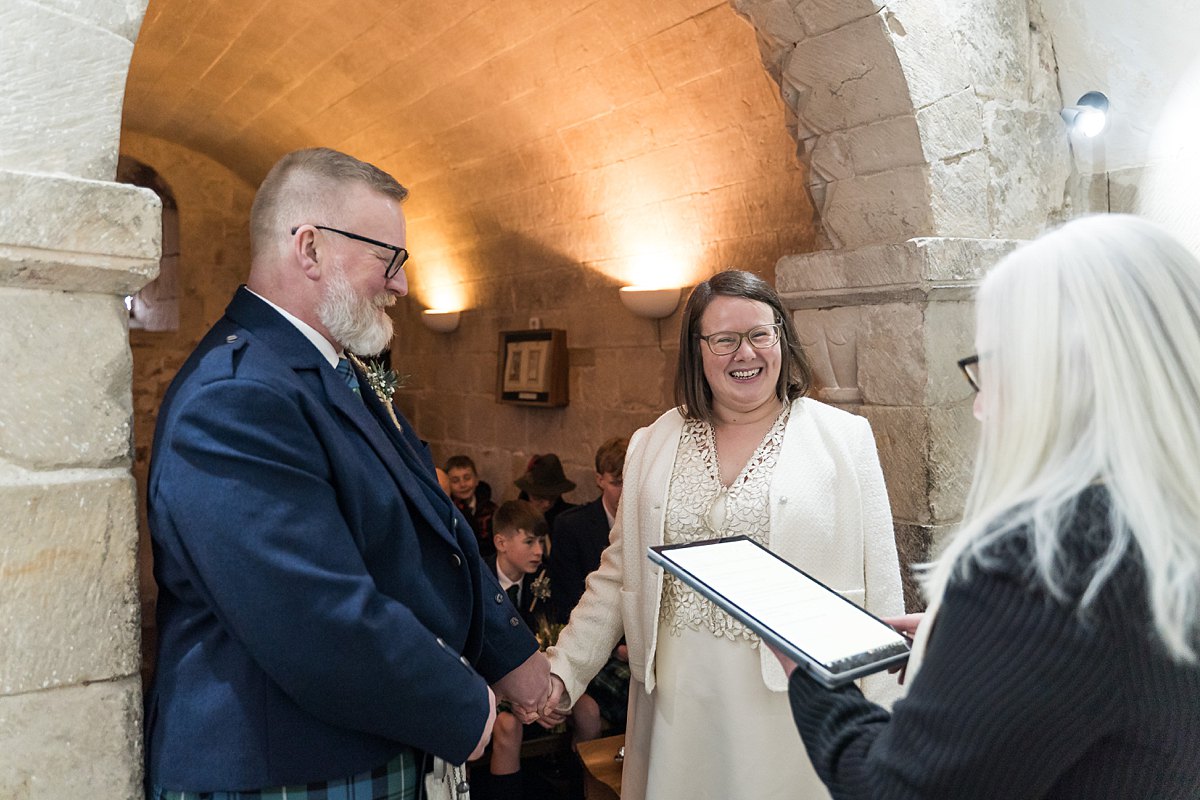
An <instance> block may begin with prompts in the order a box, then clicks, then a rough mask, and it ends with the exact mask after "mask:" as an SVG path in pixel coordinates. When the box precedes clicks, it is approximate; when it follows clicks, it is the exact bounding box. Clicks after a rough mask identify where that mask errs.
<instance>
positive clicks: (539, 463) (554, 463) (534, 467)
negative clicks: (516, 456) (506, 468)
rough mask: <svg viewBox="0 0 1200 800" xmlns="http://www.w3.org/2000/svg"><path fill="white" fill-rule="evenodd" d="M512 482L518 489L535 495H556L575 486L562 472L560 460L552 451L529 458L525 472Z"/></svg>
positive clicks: (564, 492)
mask: <svg viewBox="0 0 1200 800" xmlns="http://www.w3.org/2000/svg"><path fill="white" fill-rule="evenodd" d="M513 483H515V484H516V485H517V488H518V489H520V490H522V491H524V492H528V493H529V494H531V495H536V496H537V497H558V496H559V495H560V494H566V493H567V492H569V491H571V490H572V489H574V488H575V484H574V483H573V482H571V481H569V480H567V476H566V475H565V474H563V468H562V462H561V461H559V460H558V456H556V455H554V453H546V454H545V455H541V456H534V457H533V458H531V459H530V460H529V466H528V467H527V468H526V470H525V474H524V475H522V476H521V477H519V478H517V479H516V480H515V481H513Z"/></svg>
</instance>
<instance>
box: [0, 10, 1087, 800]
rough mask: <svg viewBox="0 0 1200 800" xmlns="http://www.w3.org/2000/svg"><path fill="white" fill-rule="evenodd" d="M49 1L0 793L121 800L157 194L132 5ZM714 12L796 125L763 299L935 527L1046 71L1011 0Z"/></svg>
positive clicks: (1047, 212)
mask: <svg viewBox="0 0 1200 800" xmlns="http://www.w3.org/2000/svg"><path fill="white" fill-rule="evenodd" d="M60 5H62V4H59V3H53V2H49V0H47V1H46V2H35V1H34V0H18V2H17V4H16V5H15V6H14V7H13V8H11V9H7V10H6V11H5V12H4V13H3V14H2V15H0V37H2V42H0V43H2V44H3V45H4V46H3V47H0V65H2V66H3V67H4V69H5V74H6V75H8V76H10V79H9V81H8V83H7V84H6V86H5V87H3V88H0V100H3V101H4V102H3V103H2V104H0V108H2V109H3V110H2V111H0V139H2V140H3V141H4V142H5V143H6V147H5V150H4V152H3V153H2V154H0V283H2V284H3V286H4V288H3V289H2V290H0V306H3V309H4V310H3V313H0V347H2V348H3V350H4V352H5V354H6V358H9V357H10V356H11V364H12V368H11V370H10V372H9V380H8V381H7V382H6V383H5V384H4V390H3V392H2V393H0V419H2V420H3V424H0V514H2V516H3V518H5V519H9V520H13V522H12V524H11V525H10V526H9V528H8V530H7V531H6V533H5V534H4V535H5V537H6V538H5V540H4V543H3V546H4V558H3V562H2V563H0V567H2V568H3V569H4V570H5V572H4V580H3V581H2V582H0V598H2V599H3V600H4V618H3V620H2V624H3V625H4V628H3V631H2V636H0V638H3V639H4V641H5V642H6V644H7V643H9V642H16V643H17V646H13V647H5V648H4V651H3V653H4V654H3V655H2V656H0V703H2V704H3V706H2V713H3V715H4V718H5V720H6V722H7V725H6V727H5V728H4V732H0V753H3V755H0V794H12V795H14V796H22V794H24V795H26V796H29V797H32V798H58V797H64V796H73V795H83V794H86V795H87V796H94V797H114V798H116V797H131V796H136V794H137V793H138V791H139V788H138V787H139V780H140V768H141V767H140V742H139V731H140V691H139V686H138V682H137V677H136V675H137V666H138V659H137V635H136V630H137V610H136V609H137V603H136V594H135V581H136V578H135V567H134V563H133V557H132V553H133V549H134V542H135V523H134V519H135V511H134V499H133V490H132V483H131V479H130V477H129V469H130V450H129V431H130V420H131V414H132V412H131V407H130V398H129V380H130V378H129V374H130V358H129V350H128V343H127V339H126V330H125V325H124V307H123V304H122V302H121V298H122V297H123V296H124V295H126V294H130V293H132V292H135V291H137V290H138V289H139V288H140V287H141V286H142V285H143V284H144V283H145V282H146V281H147V280H149V279H150V278H151V277H152V275H153V271H154V265H155V264H156V263H157V259H158V247H159V239H158V235H159V234H158V207H157V201H156V200H155V199H154V198H153V197H152V196H151V195H150V194H149V193H147V192H144V191H140V190H136V189H132V188H129V187H122V186H118V185H116V184H114V183H111V182H110V181H111V180H112V178H113V171H114V168H115V164H116V156H117V141H116V139H117V137H116V130H117V120H118V119H119V116H120V109H121V98H122V87H123V86H124V79H125V71H126V66H127V64H128V61H129V58H130V53H131V51H132V46H133V40H134V39H135V37H136V32H137V30H138V28H139V25H140V21H141V16H142V13H143V10H144V7H145V4H144V3H139V2H115V1H112V0H91V2H88V1H87V0H85V1H84V2H80V3H75V4H72V5H71V10H70V14H67V13H64V12H63V11H62V10H61V9H60V8H59V6H60ZM733 5H734V6H735V7H736V8H737V9H739V10H740V11H741V12H742V13H744V14H746V15H747V16H748V18H749V19H751V20H752V21H753V23H754V25H755V27H756V30H757V31H758V33H759V36H760V40H761V47H762V52H763V55H764V64H765V66H766V69H767V71H768V72H769V73H770V74H771V75H772V76H773V77H775V78H776V80H777V81H779V82H780V84H781V86H782V87H783V89H782V91H783V97H784V99H785V102H786V103H787V105H788V107H789V108H790V109H791V110H792V112H793V113H794V129H795V136H796V137H797V139H798V141H799V142H800V143H801V144H802V146H803V158H804V160H805V163H807V164H808V165H809V168H810V178H811V191H812V197H813V199H814V204H815V207H816V213H817V222H818V225H819V227H820V230H821V231H822V232H823V237H824V240H823V242H822V244H823V245H824V246H825V249H822V250H820V251H818V252H815V253H810V254H799V255H796V256H795V257H793V258H789V259H786V260H784V261H783V262H782V263H781V264H780V266H779V268H778V270H777V275H778V285H779V287H780V289H781V290H782V291H783V292H784V293H785V294H786V295H787V296H788V298H789V302H790V303H791V305H792V307H793V308H794V309H795V310H796V314H797V320H798V321H799V323H800V324H801V327H802V328H803V329H804V330H805V332H806V336H807V337H808V339H809V342H810V345H811V346H812V347H813V349H814V351H815V352H823V353H826V354H827V355H828V358H827V360H826V361H824V362H823V363H822V364H821V365H820V366H821V369H822V370H823V373H822V374H823V376H824V386H823V387H822V388H823V390H824V391H825V392H826V397H827V399H829V400H831V401H836V402H842V403H845V404H848V405H852V406H854V407H856V408H859V409H860V410H861V411H862V412H863V413H865V414H866V415H867V416H869V417H870V418H871V419H872V421H873V423H874V424H875V427H876V430H877V433H878V434H879V437H880V444H881V451H882V453H883V456H884V461H885V468H886V469H887V471H888V477H889V480H890V482H891V485H892V492H893V496H892V499H893V504H894V506H895V509H896V514H897V519H898V520H899V521H900V522H901V524H902V525H904V526H907V528H906V529H905V530H904V532H903V533H904V535H903V537H902V538H903V539H904V541H906V542H913V543H916V544H917V545H919V546H922V545H923V544H924V543H926V542H927V541H928V540H929V538H930V537H931V535H932V534H933V533H934V532H935V531H937V530H938V529H939V528H940V527H941V526H943V525H944V524H946V523H947V522H948V521H950V520H951V519H953V518H954V516H955V515H956V514H957V504H958V502H959V500H960V496H961V485H962V476H963V474H965V470H964V466H965V461H964V459H965V453H966V446H965V445H966V443H967V442H969V441H970V439H971V436H970V432H969V428H968V423H967V422H966V421H965V420H964V413H963V410H964V407H965V403H964V400H965V392H964V391H963V390H962V389H961V388H960V387H959V386H958V384H957V381H958V376H957V375H955V374H953V369H952V365H953V357H956V356H957V355H958V354H960V352H965V350H964V347H965V346H966V337H967V336H968V335H969V334H968V333H967V332H968V331H969V329H970V326H969V317H970V307H969V304H968V303H966V302H964V300H965V297H966V289H967V288H969V287H970V285H971V283H972V282H973V281H974V280H975V279H976V278H977V276H978V275H979V274H980V272H981V270H982V269H983V268H984V267H985V266H986V265H987V264H988V263H990V262H991V261H992V260H993V259H994V257H995V256H996V255H997V254H998V253H999V252H1002V251H1003V250H1004V249H1005V248H1006V247H1007V246H1008V245H1007V243H1006V241H1005V240H1008V239H1014V238H1021V237H1025V236H1028V235H1031V234H1032V233H1034V232H1036V230H1037V229H1038V228H1040V227H1041V226H1042V225H1043V224H1044V223H1045V221H1046V220H1047V219H1048V218H1052V217H1054V216H1055V215H1057V214H1060V213H1064V212H1063V209H1062V186H1061V184H1062V183H1063V182H1064V180H1065V174H1066V166H1065V164H1064V161H1063V160H1064V159H1065V145H1063V146H1062V147H1061V148H1059V145H1062V144H1063V143H1062V141H1061V135H1060V134H1059V132H1058V129H1057V128H1054V127H1051V126H1052V124H1056V121H1055V120H1054V117H1053V112H1054V111H1055V110H1056V107H1057V104H1058V98H1057V94H1056V91H1054V88H1053V82H1052V80H1050V74H1051V71H1052V67H1053V64H1052V61H1051V59H1050V58H1049V56H1048V53H1047V50H1046V47H1045V45H1044V42H1043V40H1042V39H1041V38H1040V37H1039V36H1038V33H1037V31H1036V30H1035V29H1036V27H1037V24H1038V21H1037V20H1036V18H1032V17H1030V15H1029V12H1028V10H1027V8H1026V4H1025V3H1024V2H1022V1H1021V0H992V1H991V2H986V3H983V2H972V3H966V4H953V3H948V2H944V3H932V4H930V3H926V4H919V3H915V2H914V3H900V4H897V3H892V4H889V5H888V6H886V7H884V6H883V5H881V4H878V3H872V2H861V1H856V2H841V0H812V1H810V2H805V3H793V2H786V1H785V0H763V1H762V2H755V1H754V0H737V1H736V2H734V3H733ZM968 14H969V15H970V17H969V18H970V19H971V20H972V25H971V28H970V31H971V33H972V36H969V37H968V36H964V32H965V31H966V30H968V28H967V27H966V25H965V24H964V20H966V19H968V16H967V15H968ZM45 53H54V54H56V55H55V59H56V60H55V62H54V64H53V66H47V65H46V61H45V56H44V54H45ZM997 54H999V56H1000V57H999V58H997ZM668 116H669V115H668ZM1014 187H1016V188H1015V189H1014ZM459 221H461V220H459ZM208 311H211V309H206V313H207V312H208ZM30 330H36V331H37V336H36V337H32V336H31V335H30V333H29V331H30ZM81 331H85V332H86V334H87V335H86V336H81V335H80V332H81ZM848 354H852V355H848ZM68 740H69V741H71V742H72V747H71V748H65V747H63V746H62V744H61V743H62V742H64V741H68Z"/></svg>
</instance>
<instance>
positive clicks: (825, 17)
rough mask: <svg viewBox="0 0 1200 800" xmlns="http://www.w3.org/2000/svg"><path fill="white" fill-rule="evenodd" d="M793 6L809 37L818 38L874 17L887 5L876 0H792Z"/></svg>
mask: <svg viewBox="0 0 1200 800" xmlns="http://www.w3.org/2000/svg"><path fill="white" fill-rule="evenodd" d="M791 5H792V6H793V7H794V8H795V14H796V17H797V18H798V19H799V20H800V22H801V24H802V25H804V29H805V30H806V31H808V34H809V36H816V35H818V34H822V33H828V32H829V31H832V30H834V29H835V28H840V27H842V26H843V25H847V24H849V23H852V22H856V21H858V20H860V19H862V18H863V17H870V16H873V15H875V14H877V13H878V12H879V10H880V9H881V8H883V7H884V6H885V5H886V4H885V3H883V2H876V0H791Z"/></svg>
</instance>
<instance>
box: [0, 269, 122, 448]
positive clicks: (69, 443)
mask: <svg viewBox="0 0 1200 800" xmlns="http://www.w3.org/2000/svg"><path fill="white" fill-rule="evenodd" d="M125 315H126V312H125V306H124V304H123V303H122V302H121V300H120V299H119V298H116V297H106V296H104V295H86V294H63V293H50V292H30V291H24V290H20V289H0V341H4V342H6V343H8V345H9V346H8V349H7V351H6V353H7V356H6V359H5V370H6V372H7V374H6V375H5V379H4V380H3V381H2V382H0V459H3V460H8V461H11V462H14V463H16V464H18V465H20V466H23V467H26V468H29V469H43V470H44V469H55V468H58V467H64V466H81V467H87V466H99V467H103V466H112V465H115V464H123V463H127V462H128V459H129V455H130V449H129V444H130V417H131V414H132V413H133V404H132V400H131V399H130V388H129V387H130V376H131V374H132V360H131V357H130V354H129V343H128V339H127V338H126V333H125V325H126V322H125V320H126V316H125ZM80 331H86V335H82V336H81V335H80Z"/></svg>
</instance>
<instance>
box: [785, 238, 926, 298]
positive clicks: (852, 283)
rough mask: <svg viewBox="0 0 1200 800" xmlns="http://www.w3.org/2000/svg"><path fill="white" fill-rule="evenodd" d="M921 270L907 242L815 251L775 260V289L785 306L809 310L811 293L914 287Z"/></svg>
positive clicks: (921, 266) (917, 256)
mask: <svg viewBox="0 0 1200 800" xmlns="http://www.w3.org/2000/svg"><path fill="white" fill-rule="evenodd" d="M916 241H923V240H919V239H918V240H916ZM923 269H924V268H923V264H922V262H921V253H920V251H919V250H918V249H917V248H915V247H913V246H911V245H909V244H908V243H904V244H885V245H874V246H871V247H863V248H859V249H857V250H817V251H815V252H812V253H803V254H800V255H794V256H784V257H783V258H781V259H779V262H778V263H777V264H776V265H775V288H776V290H777V291H778V292H779V293H780V294H781V295H782V296H783V297H784V299H785V300H786V301H787V303H788V305H789V307H791V308H798V307H809V305H810V304H809V302H808V300H809V296H810V295H813V294H819V293H827V292H840V291H842V290H856V289H868V288H872V287H881V286H896V285H900V284H915V283H916V282H918V281H919V280H920V279H921V276H922V272H923Z"/></svg>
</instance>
